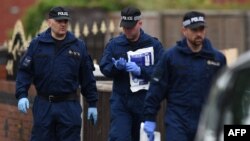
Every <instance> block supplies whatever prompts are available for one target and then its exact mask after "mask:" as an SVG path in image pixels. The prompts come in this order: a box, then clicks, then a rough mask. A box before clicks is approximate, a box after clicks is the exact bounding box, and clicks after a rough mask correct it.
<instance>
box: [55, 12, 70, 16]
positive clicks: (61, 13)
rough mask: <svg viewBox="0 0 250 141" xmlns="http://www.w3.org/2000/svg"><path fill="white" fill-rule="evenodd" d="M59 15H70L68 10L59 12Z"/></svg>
mask: <svg viewBox="0 0 250 141" xmlns="http://www.w3.org/2000/svg"><path fill="white" fill-rule="evenodd" d="M57 15H58V16H59V15H62V16H68V15H69V14H68V12H57Z"/></svg>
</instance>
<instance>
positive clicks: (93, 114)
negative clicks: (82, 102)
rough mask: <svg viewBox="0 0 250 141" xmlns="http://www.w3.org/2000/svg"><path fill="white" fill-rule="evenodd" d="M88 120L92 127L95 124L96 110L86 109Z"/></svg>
mask: <svg viewBox="0 0 250 141" xmlns="http://www.w3.org/2000/svg"><path fill="white" fill-rule="evenodd" d="M88 120H91V121H92V122H93V124H94V125H96V123H97V108H96V107H90V108H88Z"/></svg>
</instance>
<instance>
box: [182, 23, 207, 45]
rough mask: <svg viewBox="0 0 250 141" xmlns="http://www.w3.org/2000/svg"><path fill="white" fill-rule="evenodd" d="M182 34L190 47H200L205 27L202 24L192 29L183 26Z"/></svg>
mask: <svg viewBox="0 0 250 141" xmlns="http://www.w3.org/2000/svg"><path fill="white" fill-rule="evenodd" d="M183 35H184V36H185V37H186V38H187V42H188V44H189V45H191V47H194V48H201V47H202V43H203V40H204V38H205V35H206V29H205V27H204V26H200V27H197V28H194V29H190V28H183Z"/></svg>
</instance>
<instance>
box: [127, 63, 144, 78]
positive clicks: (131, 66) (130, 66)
mask: <svg viewBox="0 0 250 141" xmlns="http://www.w3.org/2000/svg"><path fill="white" fill-rule="evenodd" d="M126 71H127V72H131V73H132V74H133V75H135V76H140V75H141V68H140V67H139V66H138V65H137V64H136V63H135V62H128V63H127V64H126Z"/></svg>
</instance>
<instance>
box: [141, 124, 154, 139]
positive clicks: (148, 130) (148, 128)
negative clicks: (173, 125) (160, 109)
mask: <svg viewBox="0 0 250 141" xmlns="http://www.w3.org/2000/svg"><path fill="white" fill-rule="evenodd" d="M155 127H156V123H155V122H153V121H145V123H144V131H145V132H146V133H147V135H148V139H149V141H154V131H155Z"/></svg>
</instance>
